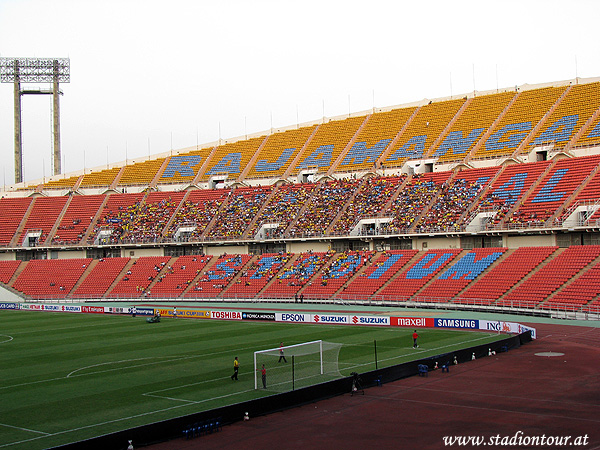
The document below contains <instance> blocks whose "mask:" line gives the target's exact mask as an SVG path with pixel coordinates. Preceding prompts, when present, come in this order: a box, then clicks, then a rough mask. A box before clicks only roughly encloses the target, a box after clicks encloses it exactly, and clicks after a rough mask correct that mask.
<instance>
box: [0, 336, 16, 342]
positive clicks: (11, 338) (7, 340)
mask: <svg viewBox="0 0 600 450" xmlns="http://www.w3.org/2000/svg"><path fill="white" fill-rule="evenodd" d="M0 336H6V337H7V338H8V339H6V340H4V341H0V344H6V343H7V342H10V341H12V340H13V339H14V338H13V337H12V336H9V335H8V334H0Z"/></svg>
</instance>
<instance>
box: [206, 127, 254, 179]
mask: <svg viewBox="0 0 600 450" xmlns="http://www.w3.org/2000/svg"><path fill="white" fill-rule="evenodd" d="M264 140H265V137H264V136H261V137H257V138H251V139H247V140H243V141H237V142H233V143H229V144H223V145H219V146H218V147H216V148H215V149H213V151H211V153H210V154H211V159H210V162H209V163H208V165H207V167H206V168H205V170H204V171H203V173H202V174H201V175H200V178H199V181H208V180H209V179H210V177H211V176H213V175H219V174H221V175H226V176H227V177H228V178H230V179H233V180H236V179H237V178H238V177H239V176H240V174H241V172H242V171H243V170H244V167H246V166H247V165H248V163H249V162H250V160H251V159H252V156H254V154H255V153H256V152H257V150H258V148H259V147H260V145H261V144H262V143H263V141H264Z"/></svg>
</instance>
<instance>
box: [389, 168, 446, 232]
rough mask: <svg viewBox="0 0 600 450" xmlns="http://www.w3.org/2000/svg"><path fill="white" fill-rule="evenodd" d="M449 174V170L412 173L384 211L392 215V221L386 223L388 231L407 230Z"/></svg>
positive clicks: (441, 186)
mask: <svg viewBox="0 0 600 450" xmlns="http://www.w3.org/2000/svg"><path fill="white" fill-rule="evenodd" d="M450 175H451V172H437V173H426V174H423V175H413V177H412V179H411V180H409V181H408V182H407V183H406V186H405V187H404V189H403V190H402V191H401V192H400V193H399V195H398V196H397V197H396V198H395V199H394V201H393V202H392V204H391V206H390V209H389V210H388V211H386V213H385V214H386V215H388V214H389V215H391V216H393V220H392V222H391V223H390V224H389V225H388V230H389V232H392V233H406V232H408V231H409V230H410V229H411V228H412V226H413V225H414V221H415V220H416V219H417V217H418V216H419V214H421V213H422V212H423V210H424V209H425V208H426V207H427V206H428V205H429V203H430V202H431V201H432V200H433V198H435V196H436V195H437V194H438V192H440V191H441V189H442V188H443V185H444V183H445V182H446V180H447V179H448V178H449V177H450Z"/></svg>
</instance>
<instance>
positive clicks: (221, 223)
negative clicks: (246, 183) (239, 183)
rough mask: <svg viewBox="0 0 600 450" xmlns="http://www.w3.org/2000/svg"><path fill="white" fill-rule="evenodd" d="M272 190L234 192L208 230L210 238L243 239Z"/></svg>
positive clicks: (267, 188) (257, 188) (260, 188)
mask: <svg viewBox="0 0 600 450" xmlns="http://www.w3.org/2000/svg"><path fill="white" fill-rule="evenodd" d="M272 189H273V188H272V187H270V186H269V187H251V188H238V189H235V190H232V191H231V192H230V193H229V195H228V197H227V204H226V205H225V207H224V208H223V209H222V210H221V211H220V213H219V214H218V215H217V216H216V220H215V223H214V224H213V226H212V227H211V228H210V229H209V230H208V236H210V237H216V238H224V239H231V238H241V237H242V235H243V234H244V232H245V231H246V229H247V228H248V225H250V222H251V221H252V219H254V217H256V215H257V214H258V211H259V210H260V208H261V207H262V205H263V203H264V202H265V201H266V200H267V197H268V196H269V194H270V192H271V190H272Z"/></svg>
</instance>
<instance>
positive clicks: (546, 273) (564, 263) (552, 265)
mask: <svg viewBox="0 0 600 450" xmlns="http://www.w3.org/2000/svg"><path fill="white" fill-rule="evenodd" d="M599 255H600V246H598V245H588V246H572V247H569V248H567V249H566V250H565V251H563V252H562V253H561V254H559V255H558V256H555V257H554V258H553V259H552V260H551V261H549V262H548V263H547V264H545V265H544V266H543V267H541V268H540V270H538V271H537V272H535V273H534V274H533V275H531V277H529V278H528V279H527V280H525V281H523V283H522V284H520V285H519V286H517V287H516V288H515V289H513V290H512V291H511V292H509V293H508V294H506V295H505V296H504V298H502V299H500V300H498V301H497V302H496V303H497V304H500V305H504V306H513V307H525V308H533V307H536V306H538V304H539V303H540V302H542V301H543V300H545V299H546V297H548V296H550V294H552V293H553V292H554V291H556V290H557V289H558V288H559V287H560V286H562V285H563V284H564V283H566V282H567V281H568V280H570V279H571V278H572V277H573V276H574V275H575V274H576V273H577V272H579V271H580V270H581V269H582V268H584V267H585V266H586V265H588V264H589V263H590V262H591V261H593V260H594V259H596V258H597V257H598V256H599Z"/></svg>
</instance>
